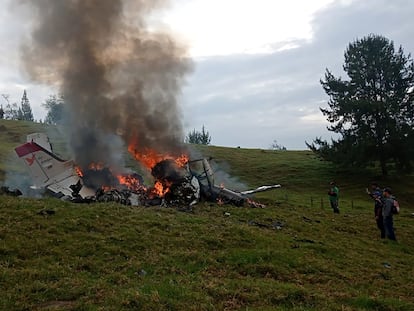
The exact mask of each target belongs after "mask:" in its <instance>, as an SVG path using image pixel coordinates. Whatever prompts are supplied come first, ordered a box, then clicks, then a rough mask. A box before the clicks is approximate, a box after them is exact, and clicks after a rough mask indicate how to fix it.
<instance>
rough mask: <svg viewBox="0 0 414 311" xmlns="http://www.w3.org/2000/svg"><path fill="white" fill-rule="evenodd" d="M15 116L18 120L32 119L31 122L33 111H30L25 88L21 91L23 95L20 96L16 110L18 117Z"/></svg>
mask: <svg viewBox="0 0 414 311" xmlns="http://www.w3.org/2000/svg"><path fill="white" fill-rule="evenodd" d="M17 118H18V120H25V121H32V122H33V120H34V118H33V113H32V108H31V107H30V101H29V99H28V98H27V93H26V90H24V92H23V96H22V100H21V104H20V108H19V110H18V117H17Z"/></svg>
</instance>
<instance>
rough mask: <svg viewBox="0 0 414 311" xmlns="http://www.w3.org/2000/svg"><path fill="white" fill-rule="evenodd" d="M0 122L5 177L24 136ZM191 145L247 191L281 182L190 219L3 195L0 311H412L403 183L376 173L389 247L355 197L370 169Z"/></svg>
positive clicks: (163, 211) (411, 254) (413, 249)
mask: <svg viewBox="0 0 414 311" xmlns="http://www.w3.org/2000/svg"><path fill="white" fill-rule="evenodd" d="M1 125H4V126H5V128H6V130H5V131H2V132H1V135H2V136H1V137H0V138H1V140H0V141H1V142H2V144H1V146H2V147H1V148H3V149H2V154H1V161H2V163H1V165H3V166H1V167H2V168H3V169H4V170H5V171H6V170H7V171H8V170H10V169H16V168H14V167H12V168H10V167H9V166H8V163H7V162H5V160H4V159H5V158H4V157H3V155H4V153H3V151H7V148H6V147H4V146H5V145H6V143H7V144H8V146H9V147H8V148H11V150H13V148H14V147H15V146H16V145H17V144H18V143H19V142H22V141H24V136H25V134H26V133H27V132H30V131H31V130H32V128H31V124H24V126H23V125H22V126H21V128H20V127H19V126H20V125H19V124H18V122H11V121H0V127H1ZM39 129H41V128H39ZM7 132H13V133H15V134H14V135H15V137H14V138H11V137H10V136H9V135H7V134H5V133H7ZM15 139H16V141H14V140H15ZM3 142H4V144H3ZM198 148H199V150H201V152H202V153H203V154H204V155H206V156H213V157H214V158H215V161H216V162H217V163H218V164H219V165H220V166H221V167H226V171H227V172H228V173H229V174H230V175H231V176H236V177H238V178H239V180H240V181H241V182H244V183H245V184H247V185H248V186H250V187H256V186H260V185H263V184H273V183H281V184H282V185H283V188H282V189H278V190H273V191H269V192H265V193H261V194H259V195H257V197H256V198H257V200H259V201H260V202H265V203H267V207H266V208H263V209H261V208H258V209H254V208H248V207H243V208H238V207H234V206H230V205H217V204H213V203H209V202H205V203H200V204H198V205H197V206H196V207H195V209H194V211H193V212H192V213H184V212H179V211H177V210H175V209H169V208H160V207H152V208H143V207H128V206H123V205H118V204H72V203H68V202H62V201H59V200H56V199H51V198H45V199H29V198H12V197H7V196H2V197H0V289H1V295H0V310H414V295H413V294H412V293H413V292H414V282H413V279H414V277H413V275H414V271H413V270H414V242H413V238H412V237H413V236H414V226H413V221H414V217H413V216H412V213H413V212H414V210H413V209H412V207H411V205H410V204H411V202H412V198H413V195H414V192H413V190H411V189H413V177H412V176H401V177H395V176H394V177H389V178H387V179H381V183H387V185H390V186H391V187H393V188H394V189H395V190H396V192H397V193H398V195H399V200H400V202H402V204H401V205H402V207H403V210H402V213H401V214H400V215H398V216H396V217H395V227H396V235H397V238H398V240H399V242H398V243H393V242H391V241H383V240H380V239H379V232H378V230H377V229H376V227H375V221H374V220H373V206H372V202H370V201H369V200H368V198H367V197H366V195H365V194H364V193H363V191H364V188H365V186H366V184H367V183H368V182H369V181H370V180H372V179H373V178H377V177H376V176H375V172H369V171H366V172H360V173H355V172H354V173H350V172H341V171H336V170H335V169H334V168H333V167H332V166H331V165H329V164H328V163H326V162H323V161H320V160H319V159H317V158H315V157H314V156H313V154H312V153H310V152H308V151H267V150H266V151H262V150H247V149H235V148H223V147H203V146H199V147H198ZM330 179H336V180H337V181H338V183H339V184H340V186H341V201H340V207H341V214H339V215H335V214H333V213H332V211H331V210H330V208H329V207H328V203H327V199H326V190H327V189H326V188H327V183H328V181H329V180H330ZM311 198H312V200H311ZM46 211H49V212H51V211H53V212H54V213H49V214H48V213H47V212H46ZM225 213H229V214H230V215H229V216H228V214H225ZM275 223H277V224H278V225H279V227H276V226H274V224H275Z"/></svg>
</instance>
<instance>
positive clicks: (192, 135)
mask: <svg viewBox="0 0 414 311" xmlns="http://www.w3.org/2000/svg"><path fill="white" fill-rule="evenodd" d="M185 142H186V143H188V144H198V145H209V144H210V142H211V136H210V133H209V132H207V131H206V130H205V128H204V125H203V127H202V129H201V132H199V131H196V130H195V129H193V131H191V132H189V133H188V135H187V136H186V138H185Z"/></svg>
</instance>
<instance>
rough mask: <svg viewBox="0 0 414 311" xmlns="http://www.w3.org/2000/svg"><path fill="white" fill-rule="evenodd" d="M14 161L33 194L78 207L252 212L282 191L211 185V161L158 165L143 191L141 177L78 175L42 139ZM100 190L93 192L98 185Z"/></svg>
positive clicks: (100, 171)
mask: <svg viewBox="0 0 414 311" xmlns="http://www.w3.org/2000/svg"><path fill="white" fill-rule="evenodd" d="M15 152H16V154H17V156H18V157H19V158H20V159H21V160H22V161H23V163H24V164H25V166H26V167H27V168H28V169H29V172H30V175H31V177H32V180H33V182H34V185H33V188H34V189H45V190H47V191H48V192H50V193H51V194H52V195H54V196H56V197H58V198H61V199H62V200H67V201H71V202H76V203H90V202H119V203H121V204H125V205H133V206H154V205H165V206H176V207H184V208H185V207H190V206H192V205H194V204H196V203H198V202H199V201H200V200H206V201H210V202H217V203H222V204H233V205H236V206H243V205H244V204H249V205H250V206H252V207H264V205H262V204H260V203H257V202H254V201H252V200H250V198H249V196H251V195H252V194H254V193H256V192H261V191H267V190H270V189H275V188H280V185H270V186H261V187H258V188H257V189H253V190H247V191H241V192H237V191H233V190H230V189H227V188H225V187H223V186H217V185H216V184H215V183H214V172H213V170H212V168H211V166H210V161H209V159H205V158H201V159H194V160H187V161H186V162H185V163H184V164H178V163H177V162H176V161H175V160H174V159H165V160H162V161H160V162H158V163H157V164H156V165H155V166H154V167H153V168H152V170H151V174H152V176H153V177H154V179H155V181H156V182H155V184H154V186H153V187H147V186H145V185H144V182H143V178H142V177H141V176H140V175H139V174H135V173H134V174H122V175H118V176H114V174H113V173H112V172H111V170H110V169H109V168H106V167H102V166H96V165H93V166H91V167H90V169H88V170H87V171H83V172H81V171H80V169H79V168H78V167H77V166H76V165H75V163H74V162H73V161H71V160H69V161H65V160H62V159H60V158H59V157H58V156H57V155H56V154H55V153H53V151H52V147H51V144H50V142H49V138H48V137H47V135H46V134H44V133H34V134H30V135H28V136H27V142H26V143H25V144H23V145H20V146H18V147H16V148H15ZM97 180H99V181H100V183H101V184H102V185H101V186H100V187H96V184H97V183H96V181H97Z"/></svg>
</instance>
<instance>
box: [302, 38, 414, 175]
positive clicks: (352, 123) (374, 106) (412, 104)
mask: <svg viewBox="0 0 414 311" xmlns="http://www.w3.org/2000/svg"><path fill="white" fill-rule="evenodd" d="M343 69H344V71H345V72H346V73H347V75H348V76H349V78H350V79H349V80H343V79H342V78H341V77H339V78H336V77H334V75H333V74H332V73H331V72H330V71H329V70H328V69H327V70H326V73H325V80H321V84H322V87H323V89H324V90H325V92H326V94H327V95H328V96H329V101H328V105H329V108H327V109H323V108H320V110H321V112H322V113H323V115H324V116H326V117H327V120H328V122H330V123H331V124H332V125H331V126H329V127H328V130H329V131H332V132H335V133H338V134H339V136H340V138H339V139H337V140H334V139H332V142H331V143H328V142H327V141H323V140H322V139H320V138H317V139H316V140H314V142H313V143H312V144H308V143H306V144H307V145H308V147H309V148H310V149H311V150H313V151H314V152H316V153H317V154H319V155H320V156H321V157H323V158H325V159H326V160H330V161H333V162H336V163H342V164H344V165H349V166H351V165H352V166H355V165H357V166H361V167H363V166H366V165H368V164H370V163H374V162H376V161H378V162H379V163H380V166H381V170H382V174H383V175H387V173H388V171H387V163H390V162H391V161H392V162H394V163H395V164H397V165H398V167H399V168H401V169H407V170H409V169H411V163H410V161H411V159H412V156H413V155H414V152H413V151H414V150H413V147H412V146H413V145H414V144H413V143H414V129H413V124H414V118H413V117H414V101H413V100H414V96H413V92H410V89H412V86H413V85H414V63H413V60H412V59H411V56H410V54H408V55H407V56H406V55H404V52H403V49H402V47H401V46H400V47H399V49H398V50H397V51H395V50H394V43H393V42H392V41H389V40H388V39H387V38H385V37H383V36H379V35H372V34H371V35H368V36H367V37H364V38H362V39H358V40H356V41H354V42H353V43H350V44H349V46H348V48H347V49H346V51H345V63H344V65H343Z"/></svg>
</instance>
